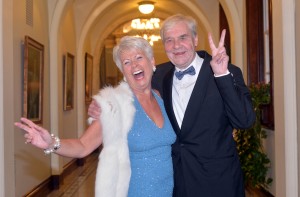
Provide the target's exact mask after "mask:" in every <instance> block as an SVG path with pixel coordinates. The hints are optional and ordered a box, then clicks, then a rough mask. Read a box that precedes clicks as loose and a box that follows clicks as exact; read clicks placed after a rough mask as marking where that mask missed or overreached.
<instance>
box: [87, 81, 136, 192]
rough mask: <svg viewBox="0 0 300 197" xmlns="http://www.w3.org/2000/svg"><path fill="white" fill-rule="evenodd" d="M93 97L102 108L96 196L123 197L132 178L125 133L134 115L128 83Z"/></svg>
mask: <svg viewBox="0 0 300 197" xmlns="http://www.w3.org/2000/svg"><path fill="white" fill-rule="evenodd" d="M93 98H94V99H95V100H96V101H97V102H98V104H99V105H100V107H101V115H100V120H101V123H102V135H103V149H102V151H101V153H100V155H99V162H98V167H97V174H96V183H95V196H96V197H126V196H127V194H128V187H129V181H130V175H131V169H130V160H129V149H128V142H127V134H128V132H129V130H130V128H131V127H132V123H133V119H134V114H135V107H134V104H133V101H134V99H133V93H132V91H131V90H130V88H129V86H128V84H127V83H125V82H121V83H120V84H119V86H117V87H115V88H113V87H106V88H104V89H102V90H101V91H100V92H99V94H97V95H95V96H94V97H93ZM90 121H91V120H90Z"/></svg>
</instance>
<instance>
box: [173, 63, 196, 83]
mask: <svg viewBox="0 0 300 197" xmlns="http://www.w3.org/2000/svg"><path fill="white" fill-rule="evenodd" d="M185 74H189V75H195V74H196V71H195V68H194V67H193V66H191V67H189V68H188V69H186V70H184V71H178V72H175V76H176V77H177V79H179V80H181V79H182V78H183V76H184V75H185Z"/></svg>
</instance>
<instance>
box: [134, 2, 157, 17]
mask: <svg viewBox="0 0 300 197" xmlns="http://www.w3.org/2000/svg"><path fill="white" fill-rule="evenodd" d="M138 4H139V11H140V12H141V13H143V14H150V13H151V12H153V10H154V2H152V1H142V2H140V3H138Z"/></svg>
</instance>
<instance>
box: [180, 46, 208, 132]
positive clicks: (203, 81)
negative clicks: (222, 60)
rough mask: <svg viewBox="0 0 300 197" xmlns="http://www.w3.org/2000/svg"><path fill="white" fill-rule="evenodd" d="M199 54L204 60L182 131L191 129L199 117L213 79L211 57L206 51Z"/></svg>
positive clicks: (184, 118)
mask: <svg viewBox="0 0 300 197" xmlns="http://www.w3.org/2000/svg"><path fill="white" fill-rule="evenodd" d="M199 56H200V57H201V58H203V59H204V61H203V64H202V67H201V69H200V72H199V75H198V77H197V81H196V84H195V86H194V89H193V91H192V95H191V97H190V100H189V102H188V105H187V108H186V111H185V114H184V117H183V121H182V125H181V131H189V130H190V129H191V127H192V126H193V123H194V122H195V121H196V117H198V116H197V113H198V111H199V110H200V107H201V105H202V104H203V100H204V98H205V94H206V91H207V87H208V83H211V82H210V81H211V80H213V73H212V70H211V66H210V60H211V57H210V56H209V55H208V54H207V53H204V52H199Z"/></svg>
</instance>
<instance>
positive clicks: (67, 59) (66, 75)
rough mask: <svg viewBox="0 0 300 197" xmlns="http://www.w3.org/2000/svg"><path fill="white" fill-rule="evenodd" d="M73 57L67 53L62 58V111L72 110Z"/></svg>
mask: <svg viewBox="0 0 300 197" xmlns="http://www.w3.org/2000/svg"><path fill="white" fill-rule="evenodd" d="M74 70H75V68H74V56H73V55H72V54H70V53H67V54H66V55H65V56H64V63H63V84H64V87H63V94H64V96H63V97H64V110H65V111H67V110H71V109H73V108H74Z"/></svg>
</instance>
